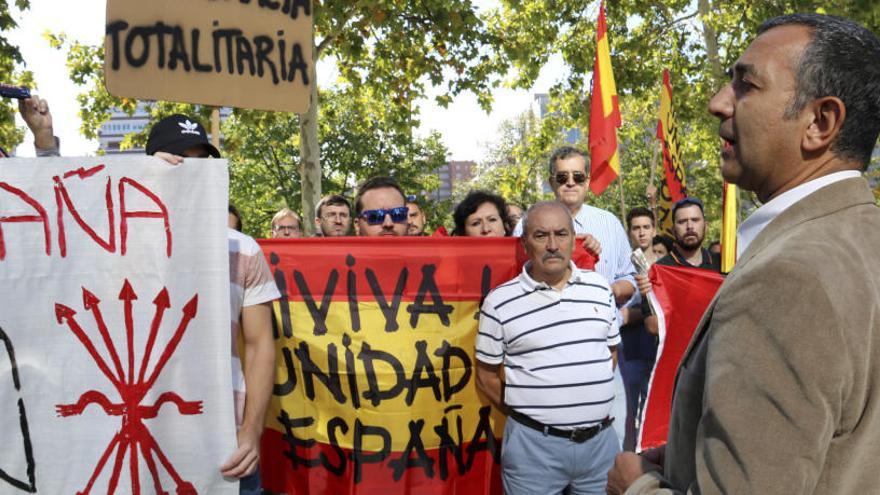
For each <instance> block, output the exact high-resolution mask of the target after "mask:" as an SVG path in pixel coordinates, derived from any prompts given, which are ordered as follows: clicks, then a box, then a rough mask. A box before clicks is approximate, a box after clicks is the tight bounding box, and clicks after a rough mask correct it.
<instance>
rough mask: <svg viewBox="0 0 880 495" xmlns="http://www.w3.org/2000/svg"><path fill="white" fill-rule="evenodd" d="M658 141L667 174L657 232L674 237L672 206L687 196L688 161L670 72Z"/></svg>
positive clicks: (665, 74) (666, 78) (665, 79)
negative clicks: (686, 168) (680, 136)
mask: <svg viewBox="0 0 880 495" xmlns="http://www.w3.org/2000/svg"><path fill="white" fill-rule="evenodd" d="M657 139H659V140H660V143H661V145H662V148H663V171H664V176H665V179H666V180H664V181H663V183H662V184H661V186H660V191H659V192H660V194H659V197H658V204H657V230H658V231H659V232H662V233H665V234H667V235H670V236H671V235H672V205H673V204H675V202H676V201H678V200H680V199H682V198H684V197H685V196H687V186H686V185H685V169H684V162H683V161H682V159H681V148H680V146H679V137H678V128H677V127H676V125H675V111H674V109H673V106H672V84H670V82H669V71H668V70H664V71H663V88H662V89H661V90H660V121H659V122H658V123H657Z"/></svg>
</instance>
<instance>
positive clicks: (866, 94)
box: [758, 13, 880, 170]
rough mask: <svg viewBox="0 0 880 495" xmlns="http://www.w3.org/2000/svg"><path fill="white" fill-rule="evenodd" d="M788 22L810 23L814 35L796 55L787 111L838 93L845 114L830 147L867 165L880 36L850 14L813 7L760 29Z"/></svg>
mask: <svg viewBox="0 0 880 495" xmlns="http://www.w3.org/2000/svg"><path fill="white" fill-rule="evenodd" d="M787 25H799V26H806V27H809V28H811V31H812V39H811V40H810V42H809V43H808V44H807V46H806V47H805V48H804V51H803V54H801V56H800V60H798V61H796V69H795V95H794V99H793V101H792V102H791V104H790V105H789V107H788V109H786V111H785V117H786V118H789V119H791V118H794V117H795V116H796V115H797V114H798V113H799V112H800V111H801V110H803V108H804V106H805V105H806V104H807V103H809V102H810V101H812V100H814V99H816V98H822V97H825V96H835V97H837V98H840V100H841V101H843V104H844V105H845V106H846V117H845V119H844V121H843V125H842V126H841V128H840V133H839V134H838V136H837V139H835V141H834V143H833V144H832V146H831V151H833V152H834V153H836V154H837V155H838V156H840V157H841V158H848V159H852V160H856V161H858V162H859V163H861V164H862V169H863V170H864V169H866V168H867V166H868V164H869V163H870V161H871V153H872V151H873V150H874V146H875V145H876V144H877V136H878V134H880V39H878V38H877V36H876V35H875V34H874V33H872V32H871V31H869V30H868V29H866V28H864V27H863V26H861V25H859V24H857V23H855V22H853V21H851V20H849V19H843V18H840V17H834V16H830V15H821V14H811V13H804V14H790V15H783V16H779V17H774V18H773V19H770V20H768V21H766V22H764V23H763V24H761V27H759V28H758V34H759V35H760V34H763V33H764V32H766V31H768V30H770V29H773V28H775V27H779V26H787Z"/></svg>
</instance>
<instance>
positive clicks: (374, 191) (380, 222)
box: [354, 177, 409, 237]
mask: <svg viewBox="0 0 880 495" xmlns="http://www.w3.org/2000/svg"><path fill="white" fill-rule="evenodd" d="M354 211H355V216H356V217H357V229H358V235H360V236H364V237H379V236H404V235H406V230H407V219H408V212H409V210H408V209H407V207H406V195H405V194H403V189H401V188H400V186H399V185H398V184H397V182H396V181H395V180H394V179H392V178H390V177H372V178H370V179H367V180H366V181H365V182H364V183H363V184H361V187H360V189H358V193H357V196H356V197H355V200H354Z"/></svg>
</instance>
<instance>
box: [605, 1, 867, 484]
mask: <svg viewBox="0 0 880 495" xmlns="http://www.w3.org/2000/svg"><path fill="white" fill-rule="evenodd" d="M758 34H759V35H758V37H757V38H756V39H755V40H754V41H753V42H752V43H751V45H750V46H749V47H748V48H747V49H746V51H745V52H743V54H742V55H741V56H740V58H739V60H738V61H737V62H736V63H735V64H734V67H733V71H732V76H733V79H732V81H731V82H730V83H729V84H727V85H725V86H724V87H723V88H721V89H720V90H719V92H718V93H717V94H716V95H715V96H714V97H713V98H712V100H711V102H710V103H709V109H710V111H711V112H712V114H713V115H715V116H717V117H718V118H719V119H720V121H721V125H720V129H719V135H720V136H721V138H722V148H721V156H722V160H723V161H722V167H721V172H722V175H723V176H724V178H725V180H727V181H728V182H731V183H734V184H737V185H738V186H740V187H743V188H744V189H746V190H750V191H754V192H756V193H757V195H758V198H759V199H760V200H761V202H762V203H763V206H761V207H760V208H759V209H758V210H757V211H756V212H755V213H753V214H752V216H750V217H749V218H748V219H747V220H746V221H745V222H744V223H743V225H742V227H741V229H740V236H739V246H740V248H741V249H742V254H741V256H740V257H739V260H738V261H737V265H736V268H735V269H734V270H733V271H732V272H731V273H730V275H728V277H727V279H726V280H725V282H724V284H723V285H722V287H721V288H720V289H719V291H718V293H717V295H716V296H715V299H714V300H713V301H712V303H711V304H710V306H709V308H708V310H707V311H706V313H705V314H704V316H703V318H702V321H701V322H700V323H699V325H697V328H696V331H695V333H694V336H693V338H692V340H691V343H690V346H689V348H688V350H687V351H686V353H685V355H684V357H683V359H682V361H681V365H680V367H679V370H678V375H677V379H676V388H675V393H674V397H673V402H672V417H671V421H670V424H669V436H668V443H667V445H666V448H665V451H662V452H658V451H652V456H651V458H652V459H653V461H655V462H654V464H655V465H651V462H649V461H648V459H647V457H645V458H639V457H638V456H636V455H635V454H626V453H624V454H621V455H620V456H618V458H617V460H616V463H615V468H614V469H613V470H612V471H611V473H610V474H609V485H608V492H609V493H621V492H623V491H626V492H627V493H636V494H648V493H685V492H687V493H874V492H876V491H877V474H876V469H875V467H874V464H875V461H876V459H877V458H878V457H880V438H878V431H880V409H878V408H877V407H875V399H874V398H875V397H877V396H878V394H880V384H878V382H877V381H876V380H875V379H874V377H876V376H877V374H878V373H880V320H878V318H877V317H876V315H877V314H880V286H878V284H877V281H878V280H880V259H878V254H877V250H876V246H877V245H880V210H878V208H877V206H876V205H875V203H874V196H873V194H872V193H871V190H870V189H869V187H868V184H867V183H866V181H865V180H864V178H862V177H861V173H862V172H863V171H864V170H865V169H866V167H867V165H868V163H869V162H870V158H871V153H872V151H873V149H874V146H875V145H876V143H877V137H878V134H880V66H878V65H877V64H876V63H874V61H876V60H880V39H878V38H877V36H876V35H875V34H873V33H872V32H870V31H869V30H867V29H865V28H864V27H862V26H859V25H857V24H855V23H853V22H852V21H849V20H846V19H841V18H836V17H830V16H824V15H819V14H794V15H787V16H782V17H777V18H774V19H771V20H769V21H767V22H765V23H764V24H762V25H761V27H760V28H759V29H758ZM841 54H846V56H841ZM661 453H665V460H664V455H657V454H661ZM656 461H659V462H656ZM660 464H662V466H661V465H660ZM645 471H649V472H648V474H642V473H643V472H645Z"/></svg>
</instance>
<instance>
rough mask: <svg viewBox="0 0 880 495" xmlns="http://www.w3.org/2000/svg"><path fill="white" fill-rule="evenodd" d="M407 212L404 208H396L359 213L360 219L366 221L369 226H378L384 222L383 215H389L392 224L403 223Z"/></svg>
mask: <svg viewBox="0 0 880 495" xmlns="http://www.w3.org/2000/svg"><path fill="white" fill-rule="evenodd" d="M408 211H409V210H408V209H407V208H406V206H398V207H397V208H390V209H387V210H386V209H384V208H383V209H379V210H366V211H363V212H361V215H360V216H361V218H363V219H364V220H366V221H367V223H368V224H370V225H379V224H381V223H383V222H384V221H385V215H391V221H392V222H394V223H403V222H405V221H406V216H407V212H408Z"/></svg>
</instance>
